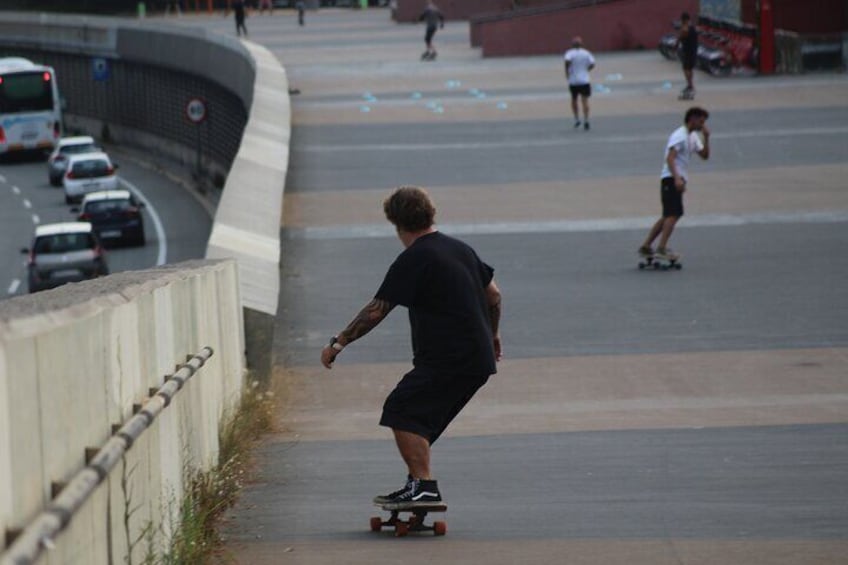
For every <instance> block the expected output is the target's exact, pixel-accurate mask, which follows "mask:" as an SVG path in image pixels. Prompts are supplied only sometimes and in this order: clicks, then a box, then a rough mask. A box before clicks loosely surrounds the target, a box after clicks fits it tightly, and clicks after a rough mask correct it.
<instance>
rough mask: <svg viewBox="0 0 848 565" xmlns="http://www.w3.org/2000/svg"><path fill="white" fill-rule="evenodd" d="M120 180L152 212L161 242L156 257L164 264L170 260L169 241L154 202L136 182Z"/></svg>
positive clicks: (157, 263) (160, 263)
mask: <svg viewBox="0 0 848 565" xmlns="http://www.w3.org/2000/svg"><path fill="white" fill-rule="evenodd" d="M118 181H119V182H120V183H121V184H123V185H124V186H126V187H127V189H129V190H130V191H131V192H132V193H133V194H135V196H136V198H138V199H139V200H140V201H142V202H143V203H144V207H145V209H146V210H147V212H148V213H149V214H150V219H151V220H153V228H154V229H155V230H156V239H157V240H158V242H159V255H158V256H157V257H156V265H157V266H158V265H164V264H165V263H167V262H168V241H167V240H166V239H165V227H164V225H163V224H162V220H161V218H159V214H158V213H157V212H156V208H154V207H153V204H151V203H150V201H149V200H148V199H147V197H146V196H145V195H144V193H143V192H142V191H141V190H139V189H138V187H136V186H135V185H134V184H132V183H131V182H129V181H127V180H124V179H123V178H119V179H118Z"/></svg>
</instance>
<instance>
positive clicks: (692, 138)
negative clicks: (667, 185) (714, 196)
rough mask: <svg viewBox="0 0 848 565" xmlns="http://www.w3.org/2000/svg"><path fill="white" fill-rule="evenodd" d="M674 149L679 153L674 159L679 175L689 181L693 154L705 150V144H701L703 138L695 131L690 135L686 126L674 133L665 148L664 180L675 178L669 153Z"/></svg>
mask: <svg viewBox="0 0 848 565" xmlns="http://www.w3.org/2000/svg"><path fill="white" fill-rule="evenodd" d="M672 148H674V149H675V150H676V151H677V155H675V157H674V165H675V167H676V168H677V174H678V175H680V176H681V177H683V178H684V179H685V180H686V181H688V180H689V159H690V158H691V157H692V154H693V153H697V152H699V151H701V150H702V149H703V148H704V144H703V143H702V142H701V136H699V135H698V132H695V131H693V132H692V133H689V131H688V130H687V129H686V126H680V127H679V128H677V129H676V130H674V132H672V134H671V135H670V136H669V138H668V143H667V144H666V146H665V153H664V154H663V169H662V175H661V177H662V178H671V177H673V176H674V175H672V174H671V169H669V168H668V152H669V151H670V150H671V149H672Z"/></svg>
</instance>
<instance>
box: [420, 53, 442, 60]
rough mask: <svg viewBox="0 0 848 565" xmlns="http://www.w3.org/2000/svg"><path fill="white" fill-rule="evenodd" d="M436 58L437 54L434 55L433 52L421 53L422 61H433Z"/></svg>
mask: <svg viewBox="0 0 848 565" xmlns="http://www.w3.org/2000/svg"><path fill="white" fill-rule="evenodd" d="M437 56H438V53H436V52H435V51H424V52H423V53H421V60H422V61H435V60H436V57H437Z"/></svg>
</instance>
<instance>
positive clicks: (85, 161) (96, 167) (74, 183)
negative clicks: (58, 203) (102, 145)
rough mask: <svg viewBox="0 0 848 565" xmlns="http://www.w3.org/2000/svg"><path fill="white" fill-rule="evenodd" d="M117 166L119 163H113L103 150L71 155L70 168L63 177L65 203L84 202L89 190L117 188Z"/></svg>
mask: <svg viewBox="0 0 848 565" xmlns="http://www.w3.org/2000/svg"><path fill="white" fill-rule="evenodd" d="M117 168H118V165H116V164H113V163H112V161H111V160H110V159H109V156H108V155H106V154H105V153H102V152H98V153H82V154H80V155H71V157H70V159H68V169H67V170H66V171H65V176H63V177H62V186H63V187H64V189H65V204H73V203H75V202H82V199H83V197H84V196H85V195H86V194H88V193H89V192H98V191H100V190H117V189H118V177H117V175H116V174H115V170H116V169H117Z"/></svg>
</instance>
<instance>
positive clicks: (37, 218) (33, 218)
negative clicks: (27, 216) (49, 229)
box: [32, 214, 41, 225]
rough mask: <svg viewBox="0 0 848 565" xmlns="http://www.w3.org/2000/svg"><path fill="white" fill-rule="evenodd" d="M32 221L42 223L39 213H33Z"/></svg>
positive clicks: (36, 223)
mask: <svg viewBox="0 0 848 565" xmlns="http://www.w3.org/2000/svg"><path fill="white" fill-rule="evenodd" d="M32 223H33V224H35V225H38V224H40V223H41V218H39V217H38V214H33V215H32Z"/></svg>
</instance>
